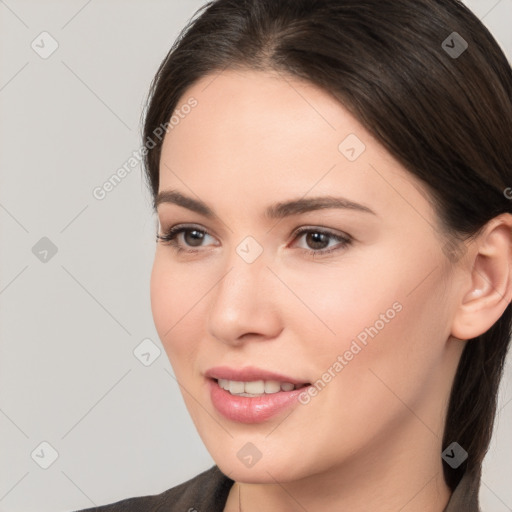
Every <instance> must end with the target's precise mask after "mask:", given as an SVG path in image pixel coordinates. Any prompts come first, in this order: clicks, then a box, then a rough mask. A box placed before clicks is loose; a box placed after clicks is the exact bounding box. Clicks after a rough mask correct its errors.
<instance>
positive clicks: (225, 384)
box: [218, 379, 296, 396]
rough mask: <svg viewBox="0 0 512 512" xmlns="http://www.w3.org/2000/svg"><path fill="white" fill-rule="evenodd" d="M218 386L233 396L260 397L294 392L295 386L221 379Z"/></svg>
mask: <svg viewBox="0 0 512 512" xmlns="http://www.w3.org/2000/svg"><path fill="white" fill-rule="evenodd" d="M218 384H219V386H220V387H221V388H222V389H225V390H226V391H229V392H230V393H231V394H232V395H239V396H258V395H263V394H272V393H278V392H279V391H292V390H293V389H295V387H296V386H295V385H294V384H292V383H291V382H278V381H276V380H253V381H250V382H241V381H236V380H227V379H219V380H218Z"/></svg>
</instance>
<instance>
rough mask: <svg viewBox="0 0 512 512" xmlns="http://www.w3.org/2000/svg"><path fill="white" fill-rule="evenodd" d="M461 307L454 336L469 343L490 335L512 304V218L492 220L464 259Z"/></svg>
mask: <svg viewBox="0 0 512 512" xmlns="http://www.w3.org/2000/svg"><path fill="white" fill-rule="evenodd" d="M463 267H464V270H463V271H464V272H465V275H464V278H463V281H462V282H463V289H462V297H461V300H460V304H459V305H458V307H457V310H456V313H455V317H454V320H453V324H452V331H451V334H452V336H454V337H455V338H458V339H461V340H468V339H472V338H476V337H477V336H480V335H481V334H483V333H485V332H486V331H488V330H489V329H490V328H491V327H492V326H493V325H494V324H495V323H496V322H497V321H498V319H499V318H500V317H501V315H502V314H503V312H504V311H505V309H506V307H507V306H508V305H509V303H510V302H511V300H512V215H511V214H509V213H505V214H501V215H499V216H497V217H494V218H493V219H491V220H490V221H489V222H488V223H487V224H486V225H485V226H484V227H483V228H482V230H481V232H480V233H479V235H478V236H477V237H476V238H475V239H474V240H473V242H472V244H471V248H470V249H469V250H468V252H467V254H466V258H464V264H463Z"/></svg>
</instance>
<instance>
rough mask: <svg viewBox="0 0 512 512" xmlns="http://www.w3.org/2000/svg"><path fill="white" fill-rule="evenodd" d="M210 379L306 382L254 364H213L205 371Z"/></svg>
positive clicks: (297, 383) (296, 383)
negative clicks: (230, 365)
mask: <svg viewBox="0 0 512 512" xmlns="http://www.w3.org/2000/svg"><path fill="white" fill-rule="evenodd" d="M205 376H206V377H209V378H210V379H217V380H218V379H226V380H234V381H238V382H252V381H256V380H267V381H268V380H275V381H277V382H289V383H291V384H295V385H299V384H308V382H307V381H306V380H299V379H294V378H293V377H288V376H287V375H282V374H280V373H276V372H271V371H269V370H264V369H262V368H256V367H254V366H245V367H244V368H230V367H229V366H215V367H214V368H210V369H209V370H207V371H206V373H205Z"/></svg>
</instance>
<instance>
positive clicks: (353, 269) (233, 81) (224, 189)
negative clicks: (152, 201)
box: [151, 71, 462, 482]
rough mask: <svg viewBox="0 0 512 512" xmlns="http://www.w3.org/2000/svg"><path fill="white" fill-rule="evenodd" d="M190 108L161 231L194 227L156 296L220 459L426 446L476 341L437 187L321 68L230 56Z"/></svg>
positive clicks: (288, 459)
mask: <svg viewBox="0 0 512 512" xmlns="http://www.w3.org/2000/svg"><path fill="white" fill-rule="evenodd" d="M191 98H193V99H194V100H195V101H194V100H191ZM196 102H197V104H196ZM187 103H189V104H194V105H195V106H194V107H193V108H188V107H186V108H182V107H183V106H184V105H186V104H187ZM177 111H178V112H179V113H180V115H179V116H177V117H176V118H175V120H176V119H179V122H178V121H176V122H175V123H174V124H172V125H171V130H170V131H169V132H168V134H167V135H166V137H165V139H164V143H163V148H162V156H161V162H160V188H159V193H160V194H165V193H167V196H164V195H162V197H161V202H159V204H158V218H159V223H160V227H159V233H160V234H161V235H164V234H165V232H167V231H168V230H169V229H170V228H172V227H174V226H177V227H186V228H187V229H188V230H187V231H184V232H181V233H178V234H177V235H176V236H175V237H174V243H175V244H176V245H172V244H170V243H169V242H162V241H159V243H158V244H157V248H156V254H155V261H154V266H153V271H152V276H151V304H152V310H153V317H154V321H155V325H156V328H157V331H158V334H159V336H160V339H161V341H162V343H163V345H164V347H165V350H166V351H167V355H168V357H169V359H170V362H171V364H172V366H173V369H174V371H175V375H176V378H177V380H178V382H179V384H180V385H181V389H182V392H183V396H184V399H185V402H186V405H187V408H188V410H189V412H190V414H191V417H192V419H193V421H194V423H195V425H196V427H197V429H198V432H199V434H200V436H201V438H202V439H203V441H204V443H205V445H206V447H207V449H208V450H209V452H210V453H211V455H212V457H213V459H214V460H215V462H216V463H217V464H218V465H219V467H220V469H221V470H222V471H223V472H224V473H226V474H228V475H229V476H230V477H231V478H233V479H236V480H241V481H247V482H272V481H274V479H275V480H277V481H280V482H283V481H292V480H298V479H300V478H303V477H306V476H308V475H312V474H319V473H322V472H324V471H328V470H332V469H333V468H334V467H343V466H346V467H349V466H348V465H350V467H351V468H352V469H354V465H357V464H360V465H362V466H361V467H362V468H364V467H365V465H366V466H367V467H375V466H377V467H379V468H380V469H382V467H381V465H382V464H393V465H395V467H396V463H397V462H398V461H399V459H405V460H407V461H410V460H411V457H412V458H413V459H412V460H416V461H421V460H423V459H422V458H424V457H425V455H424V454H425V453H426V452H428V450H427V449H426V448H427V447H431V446H432V444H433V443H434V444H435V445H436V446H437V445H439V446H440V443H441V439H440V438H441V437H442V430H443V423H444V413H445V407H446V402H447V399H448V396H449V391H450V385H451V382H452V379H453V375H454V372H455V369H456V366H457V363H458V359H459V357H460V353H461V349H462V347H461V345H462V343H461V342H460V341H454V340H453V338H450V331H451V321H452V318H453V316H454V311H455V306H454V304H455V302H456V301H455V300H454V297H455V294H456V292H455V290H456V288H455V284H456V282H457V275H456V273H455V270H454V268H453V267H452V266H451V265H450V264H449V262H448V260H447V258H446V256H445V252H444V250H443V244H442V242H441V238H440V235H439V233H438V232H437V230H436V228H435V226H436V225H437V220H436V216H435V213H434V211H433V210H432V208H431V206H430V204H429V202H428V200H427V193H426V191H425V190H424V188H423V187H422V186H421V185H420V184H419V183H418V182H417V181H416V179H415V178H414V177H413V176H412V175H411V174H410V173H408V172H407V171H406V170H405V169H404V168H403V167H402V166H401V165H400V164H399V163H398V162H397V161H396V160H394V159H393V158H392V157H391V156H390V155H389V154H388V153H387V152H386V150H384V148H383V147H382V146H381V145H380V144H378V143H377V141H376V140H375V139H374V138H373V137H372V136H371V135H370V134H369V133H368V132H367V131H366V130H365V129H364V128H363V127H362V125H361V124H359V123H358V122H357V121H356V120H355V118H354V117H352V116H351V115H350V114H349V113H348V111H347V110H346V109H345V108H344V107H343V106H342V105H341V104H340V103H339V102H337V101H336V100H335V99H334V98H333V97H331V96H330V95H329V94H327V93H326V92H324V91H323V90H321V89H319V88H317V87H315V86H313V85H311V84H309V83H305V82H301V81H297V80H294V79H292V78H286V79H285V78H284V77H279V76H275V75H270V74H267V73H262V72H255V71H246V72H245V71H244V72H234V71H225V72H223V73H221V74H218V75H211V76H208V77H205V78H203V79H202V80H201V81H199V82H198V83H196V84H195V85H194V86H193V87H191V88H190V89H189V90H188V91H187V92H186V93H185V95H184V96H183V98H182V100H181V102H180V104H179V105H178V108H177ZM171 191H172V192H173V193H174V194H169V192H171ZM180 198H187V199H186V200H185V199H183V200H182V199H180ZM329 201H330V202H329ZM298 231H300V232H298ZM214 378H215V379H214ZM217 379H221V381H220V383H219V382H218V380H217ZM249 381H250V382H251V383H250V384H247V385H246V384H240V382H249ZM261 381H263V382H261ZM286 382H287V383H289V384H295V385H296V387H298V388H299V390H297V389H295V390H290V391H288V388H289V387H291V386H288V385H287V384H285V383H286ZM219 384H220V385H221V386H222V387H224V388H229V389H230V390H229V391H228V390H225V389H222V388H221V386H219ZM307 384H309V386H307V387H304V388H300V386H302V385H307ZM277 389H279V390H280V391H279V392H277V393H273V391H276V390H277ZM265 390H266V391H267V393H264V391H265ZM231 392H233V393H235V394H232V393H231ZM240 393H246V394H252V395H257V396H239V394H240ZM237 395H238V396H237ZM438 453H439V452H436V456H438V455H437V454H438ZM429 456H430V457H431V455H429ZM377 461H378V462H377ZM407 466H408V465H407V464H405V465H402V467H403V468H404V470H406V468H407Z"/></svg>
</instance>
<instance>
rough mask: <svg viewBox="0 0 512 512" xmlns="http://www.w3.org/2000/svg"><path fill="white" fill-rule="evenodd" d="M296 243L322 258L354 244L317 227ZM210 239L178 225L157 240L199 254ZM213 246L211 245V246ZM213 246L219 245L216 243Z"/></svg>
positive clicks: (304, 232) (308, 229)
mask: <svg viewBox="0 0 512 512" xmlns="http://www.w3.org/2000/svg"><path fill="white" fill-rule="evenodd" d="M293 236H294V241H295V240H301V239H303V240H304V242H305V243H306V247H300V246H299V248H300V249H303V251H305V253H306V254H308V255H312V256H322V255H325V254H329V253H332V252H334V251H339V250H342V249H344V248H346V247H347V246H348V245H350V244H351V243H352V238H351V237H350V236H349V235H347V234H340V233H334V232H332V231H329V230H325V229H323V228H322V229H320V228H317V227H302V228H300V229H298V230H296V231H295V232H294V234H293ZM208 238H212V239H214V237H213V236H212V235H210V234H209V233H208V232H207V231H206V230H204V229H200V228H198V227H196V226H183V225H177V226H173V227H171V228H170V229H168V230H166V231H165V232H164V233H163V234H158V235H157V239H158V240H160V242H161V243H163V244H164V245H170V246H172V247H173V249H174V250H176V251H177V252H186V253H198V252H199V251H200V250H201V249H200V248H201V247H205V245H206V244H203V242H204V241H205V240H206V241H207V240H208ZM209 245H211V244H209ZM213 245H219V244H218V243H214V244H213Z"/></svg>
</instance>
